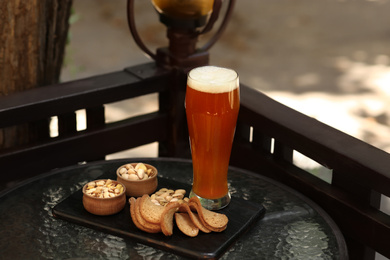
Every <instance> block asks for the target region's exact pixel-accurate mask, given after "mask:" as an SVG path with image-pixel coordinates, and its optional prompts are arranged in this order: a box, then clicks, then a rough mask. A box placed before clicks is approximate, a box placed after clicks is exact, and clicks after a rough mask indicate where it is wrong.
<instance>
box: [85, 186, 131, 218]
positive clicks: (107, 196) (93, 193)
mask: <svg viewBox="0 0 390 260" xmlns="http://www.w3.org/2000/svg"><path fill="white" fill-rule="evenodd" d="M125 194H126V187H125V186H124V185H123V184H122V183H119V182H118V181H113V180H110V179H102V180H95V181H91V182H89V183H87V184H85V185H84V187H83V205H84V208H85V209H86V210H87V211H88V212H90V213H92V214H95V215H100V216H107V215H113V214H116V213H118V212H119V211H121V210H122V209H123V208H124V207H125V205H126V195H125Z"/></svg>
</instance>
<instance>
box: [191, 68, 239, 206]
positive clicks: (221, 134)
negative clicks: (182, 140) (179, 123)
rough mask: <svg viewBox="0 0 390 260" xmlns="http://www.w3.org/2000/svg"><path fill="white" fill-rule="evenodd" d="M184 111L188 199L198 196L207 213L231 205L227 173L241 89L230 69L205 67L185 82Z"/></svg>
mask: <svg viewBox="0 0 390 260" xmlns="http://www.w3.org/2000/svg"><path fill="white" fill-rule="evenodd" d="M186 91H187V92H186V98H185V108H186V115H187V124H188V131H189V136H190V145H191V155H192V164H193V184H192V190H191V193H190V197H193V196H198V197H199V199H200V201H201V203H202V206H203V207H205V208H207V209H210V210H218V209H221V208H224V207H226V206H227V205H228V204H229V202H230V193H229V189H228V180H227V173H228V167H229V160H230V153H231V149H232V144H233V138H234V133H235V129H236V122H237V116H238V111H239V108H240V89H239V77H238V74H237V73H236V72H235V71H234V70H231V69H227V68H221V67H215V66H204V67H198V68H195V69H193V70H191V71H190V72H189V74H188V78H187V90H186Z"/></svg>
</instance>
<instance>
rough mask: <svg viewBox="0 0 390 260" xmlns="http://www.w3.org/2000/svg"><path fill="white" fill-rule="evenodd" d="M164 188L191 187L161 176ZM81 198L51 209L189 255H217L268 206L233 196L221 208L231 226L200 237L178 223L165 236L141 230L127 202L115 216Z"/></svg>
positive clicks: (91, 225) (73, 219) (76, 196)
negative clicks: (190, 234) (94, 208)
mask: <svg viewBox="0 0 390 260" xmlns="http://www.w3.org/2000/svg"><path fill="white" fill-rule="evenodd" d="M102 178H103V177H102ZM163 187H165V188H169V189H183V188H184V189H185V190H186V191H187V194H189V191H190V189H191V187H190V185H188V184H184V183H180V182H177V181H174V180H169V179H166V178H159V179H158V188H157V189H160V188H163ZM82 197H83V193H82V191H81V189H80V190H78V191H77V192H75V193H73V194H72V195H70V196H69V197H68V198H66V199H64V200H63V201H62V202H60V203H58V204H57V205H56V206H55V207H54V208H53V209H52V213H53V215H54V217H56V218H60V219H63V220H66V221H69V222H73V223H75V224H78V225H82V226H86V227H89V228H93V229H96V230H99V231H101V232H106V233H109V234H113V235H117V236H120V237H127V238H131V239H133V240H134V241H136V242H140V243H143V244H145V245H149V246H152V247H155V248H159V249H162V250H165V251H168V252H173V253H175V254H178V255H182V256H186V257H190V258H203V259H215V258H218V257H219V256H221V255H222V254H223V252H225V251H226V250H227V249H228V248H229V247H230V246H231V245H232V244H233V243H234V241H236V240H237V239H238V238H239V236H240V235H241V234H242V233H244V232H245V231H246V230H247V229H248V227H250V226H251V225H252V224H253V223H254V222H255V221H258V220H259V219H261V218H262V217H263V216H264V214H265V208H264V207H263V206H262V205H260V204H257V203H254V202H251V201H247V200H244V199H241V198H237V197H234V196H233V197H232V200H231V202H230V204H229V205H228V206H227V207H226V208H224V209H222V210H220V211H218V212H220V213H223V214H226V216H227V217H228V218H229V223H228V226H227V228H226V230H224V231H223V232H219V233H217V232H212V233H209V234H206V233H203V232H201V231H200V232H199V235H198V236H197V237H188V236H186V235H184V234H183V233H181V231H180V230H179V229H178V228H177V227H176V226H175V227H174V231H173V235H172V236H170V237H166V236H164V234H162V233H158V234H149V233H146V232H143V231H141V230H139V229H138V228H137V227H136V226H135V225H134V223H133V222H132V220H131V217H130V205H129V202H128V201H127V203H126V206H125V208H124V209H123V210H122V211H120V212H119V213H117V214H115V215H111V216H96V215H93V214H91V213H89V212H87V211H86V210H85V209H84V206H83V203H82Z"/></svg>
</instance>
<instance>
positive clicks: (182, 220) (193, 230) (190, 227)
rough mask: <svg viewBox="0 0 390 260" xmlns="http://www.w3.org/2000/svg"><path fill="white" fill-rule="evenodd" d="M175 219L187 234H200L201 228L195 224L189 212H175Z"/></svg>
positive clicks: (192, 235) (193, 235)
mask: <svg viewBox="0 0 390 260" xmlns="http://www.w3.org/2000/svg"><path fill="white" fill-rule="evenodd" d="M175 221H176V225H177V227H178V228H179V229H180V231H181V232H183V233H184V234H186V235H187V236H189V237H196V236H197V235H198V233H199V228H198V227H197V226H195V225H194V223H193V222H192V220H191V218H190V216H189V215H188V214H187V213H175Z"/></svg>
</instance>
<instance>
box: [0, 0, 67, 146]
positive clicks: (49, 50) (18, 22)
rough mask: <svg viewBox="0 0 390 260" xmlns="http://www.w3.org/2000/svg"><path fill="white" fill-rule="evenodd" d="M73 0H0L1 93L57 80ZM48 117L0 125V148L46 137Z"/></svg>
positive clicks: (47, 133)
mask: <svg viewBox="0 0 390 260" xmlns="http://www.w3.org/2000/svg"><path fill="white" fill-rule="evenodd" d="M71 5H72V0H28V1H20V0H2V1H0V102H1V97H2V96H6V95H10V94H12V93H15V92H18V91H24V90H28V89H31V88H35V87H38V86H43V85H48V84H53V83H57V82H58V80H59V76H60V71H61V66H62V61H63V57H64V49H65V44H66V38H67V33H68V28H69V24H68V20H69V16H70V10H71ZM48 122H49V119H47V120H43V121H41V122H33V123H31V124H29V125H24V126H13V127H9V128H5V129H0V148H8V147H12V146H15V145H19V144H24V143H27V142H29V141H31V139H33V140H36V139H42V138H47V137H48V135H49V128H48V125H49V124H48Z"/></svg>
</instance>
